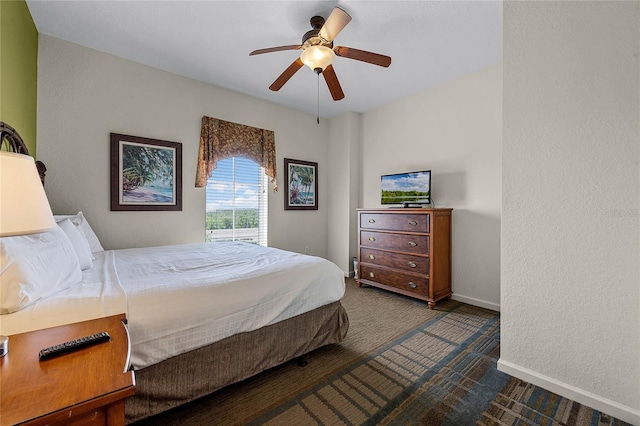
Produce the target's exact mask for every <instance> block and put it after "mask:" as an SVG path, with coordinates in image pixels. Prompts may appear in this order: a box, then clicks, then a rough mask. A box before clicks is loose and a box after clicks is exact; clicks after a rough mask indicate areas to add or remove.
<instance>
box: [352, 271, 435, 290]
mask: <svg viewBox="0 0 640 426" xmlns="http://www.w3.org/2000/svg"><path fill="white" fill-rule="evenodd" d="M360 272H361V274H362V275H361V277H360V279H362V280H366V281H374V282H377V283H380V284H384V285H388V286H391V287H395V288H398V289H400V290H405V291H410V292H413V293H417V294H420V295H423V296H426V295H427V294H429V293H428V292H429V279H428V278H426V277H415V276H413V275H408V274H401V273H398V272H393V271H387V270H384V269H378V268H375V267H373V266H368V265H362V266H361V267H360Z"/></svg>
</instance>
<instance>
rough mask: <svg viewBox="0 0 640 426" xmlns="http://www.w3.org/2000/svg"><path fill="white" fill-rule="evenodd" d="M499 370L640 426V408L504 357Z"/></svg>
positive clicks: (500, 360)
mask: <svg viewBox="0 0 640 426" xmlns="http://www.w3.org/2000/svg"><path fill="white" fill-rule="evenodd" d="M498 370H499V371H502V372H504V373H507V374H510V375H512V376H514V377H517V378H519V379H522V380H524V381H526V382H529V383H531V384H534V385H536V386H540V387H541V388H544V389H546V390H548V391H551V392H554V393H557V394H558V395H561V396H564V397H565V398H569V399H571V400H573V401H576V402H579V403H580V404H583V405H586V406H588V407H591V408H595V409H596V410H598V411H601V412H603V413H606V414H608V415H610V416H613V417H616V418H618V419H620V420H623V421H625V422H627V423H631V424H632V425H637V426H640V410H636V409H634V408H631V407H627V406H626V405H622V404H619V403H617V402H615V401H611V400H610V399H607V398H603V397H601V396H599V395H596V394H593V393H591V392H588V391H585V390H583V389H580V388H577V387H575V386H572V385H569V384H567V383H564V382H561V381H559V380H556V379H553V378H551V377H547V376H545V375H543V374H539V373H537V372H535V371H532V370H529V369H527V368H524V367H520V366H518V365H515V364H512V363H510V362H508V361H504V360H502V359H499V360H498Z"/></svg>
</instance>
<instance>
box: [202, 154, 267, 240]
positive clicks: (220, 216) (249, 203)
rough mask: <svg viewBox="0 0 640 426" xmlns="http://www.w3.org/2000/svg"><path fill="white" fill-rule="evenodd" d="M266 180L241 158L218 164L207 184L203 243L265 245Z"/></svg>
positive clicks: (259, 168)
mask: <svg viewBox="0 0 640 426" xmlns="http://www.w3.org/2000/svg"><path fill="white" fill-rule="evenodd" d="M267 185H268V178H267V176H266V175H265V174H264V168H262V167H260V166H259V165H258V163H256V162H255V161H253V160H249V159H247V158H243V157H231V158H227V159H224V160H221V161H218V165H217V167H216V168H215V169H214V170H213V172H212V173H211V176H209V179H208V180H207V191H206V192H207V207H206V209H207V215H206V221H207V223H206V233H207V235H206V239H205V241H247V242H250V243H254V244H259V245H261V246H266V245H267V218H268V214H267V199H268V191H267Z"/></svg>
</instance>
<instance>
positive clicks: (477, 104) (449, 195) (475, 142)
mask: <svg viewBox="0 0 640 426" xmlns="http://www.w3.org/2000/svg"><path fill="white" fill-rule="evenodd" d="M501 108H502V66H501V65H496V66H493V67H490V68H488V69H486V70H484V71H481V72H477V73H474V74H471V75H468V76H466V77H463V78H460V79H458V80H455V81H451V82H449V83H446V84H443V85H440V86H438V87H435V88H433V89H430V90H427V91H425V92H423V93H420V94H418V95H415V96H412V97H410V98H407V99H404V100H401V101H399V102H395V103H392V104H390V105H387V106H384V107H382V108H379V109H377V110H375V111H370V112H367V113H365V114H362V157H361V158H362V160H361V161H362V182H361V184H362V191H361V194H362V199H361V204H360V206H361V207H381V204H380V176H381V175H383V174H387V173H399V172H408V171H415V170H427V169H430V170H431V172H432V188H431V189H432V194H433V197H434V200H435V204H436V207H451V208H453V209H454V210H453V218H452V220H453V225H452V234H453V293H454V296H453V297H454V299H457V300H461V301H464V302H468V303H471V304H474V305H479V306H484V307H487V308H490V309H495V310H498V309H499V308H500V305H499V304H500V203H501V198H500V194H501V184H500V179H501V172H500V168H501V165H500V144H501V123H502V122H501V117H502V115H501V114H502V109H501ZM354 238H355V235H354Z"/></svg>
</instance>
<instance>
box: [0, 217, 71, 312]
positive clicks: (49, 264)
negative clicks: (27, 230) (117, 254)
mask: <svg viewBox="0 0 640 426" xmlns="http://www.w3.org/2000/svg"><path fill="white" fill-rule="evenodd" d="M81 279H82V271H81V270H80V264H79V262H78V256H76V253H75V250H74V249H73V245H72V244H71V241H70V240H69V238H68V237H67V235H66V234H65V233H64V231H63V230H62V229H61V228H60V227H58V226H56V227H55V228H54V229H53V230H52V231H49V232H43V233H40V234H34V235H22V236H18V237H4V238H0V314H8V313H11V312H15V311H19V310H20V309H23V308H25V307H27V306H29V305H31V304H33V303H35V302H37V301H38V300H41V299H44V298H46V297H48V296H50V295H52V294H54V293H57V292H59V291H62V290H64V289H67V288H69V287H71V286H72V285H74V284H77V283H79V282H80V280H81Z"/></svg>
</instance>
